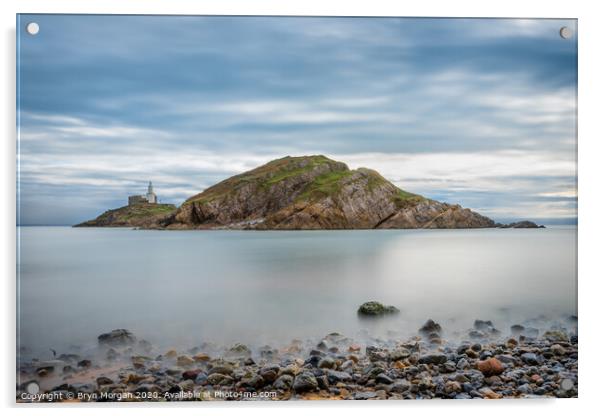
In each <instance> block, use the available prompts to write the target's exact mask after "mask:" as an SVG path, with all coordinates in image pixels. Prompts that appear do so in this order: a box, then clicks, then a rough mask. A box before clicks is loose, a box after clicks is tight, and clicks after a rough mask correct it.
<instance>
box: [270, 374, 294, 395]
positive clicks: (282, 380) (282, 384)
mask: <svg viewBox="0 0 602 416" xmlns="http://www.w3.org/2000/svg"><path fill="white" fill-rule="evenodd" d="M293 381H294V378H293V376H291V375H289V374H283V375H281V376H280V377H278V379H277V380H276V381H275V382H274V388H276V389H278V390H285V391H287V390H290V389H291V387H292V386H293Z"/></svg>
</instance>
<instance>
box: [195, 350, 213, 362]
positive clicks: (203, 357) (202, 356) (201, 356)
mask: <svg viewBox="0 0 602 416" xmlns="http://www.w3.org/2000/svg"><path fill="white" fill-rule="evenodd" d="M192 359H193V360H194V361H196V362H202V361H209V360H210V359H211V357H209V356H208V355H207V354H205V353H202V352H200V353H198V354H195V355H194V356H193V357H192Z"/></svg>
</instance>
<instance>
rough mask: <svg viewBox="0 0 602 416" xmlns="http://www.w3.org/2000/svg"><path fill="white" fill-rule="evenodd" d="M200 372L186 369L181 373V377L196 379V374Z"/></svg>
mask: <svg viewBox="0 0 602 416" xmlns="http://www.w3.org/2000/svg"><path fill="white" fill-rule="evenodd" d="M200 373H201V370H199V369H197V370H188V371H184V372H183V373H182V378H183V379H184V380H196V378H197V376H198V375H199V374H200Z"/></svg>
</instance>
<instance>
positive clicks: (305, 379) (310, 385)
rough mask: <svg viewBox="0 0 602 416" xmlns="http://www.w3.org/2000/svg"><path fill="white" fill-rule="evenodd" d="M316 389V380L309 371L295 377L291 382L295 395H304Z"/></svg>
mask: <svg viewBox="0 0 602 416" xmlns="http://www.w3.org/2000/svg"><path fill="white" fill-rule="evenodd" d="M317 389H318V380H316V377H315V376H314V375H313V374H312V373H310V372H309V371H303V372H301V373H299V374H297V376H296V377H295V381H294V382H293V390H295V392H296V393H304V392H307V391H314V390H317Z"/></svg>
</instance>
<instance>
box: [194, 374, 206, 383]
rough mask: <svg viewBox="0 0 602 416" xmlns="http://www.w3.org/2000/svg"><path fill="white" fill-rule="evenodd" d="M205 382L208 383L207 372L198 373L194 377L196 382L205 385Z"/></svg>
mask: <svg viewBox="0 0 602 416" xmlns="http://www.w3.org/2000/svg"><path fill="white" fill-rule="evenodd" d="M205 383H207V374H205V373H203V372H201V373H198V374H197V376H196V378H195V379H194V384H200V385H204V384H205Z"/></svg>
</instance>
